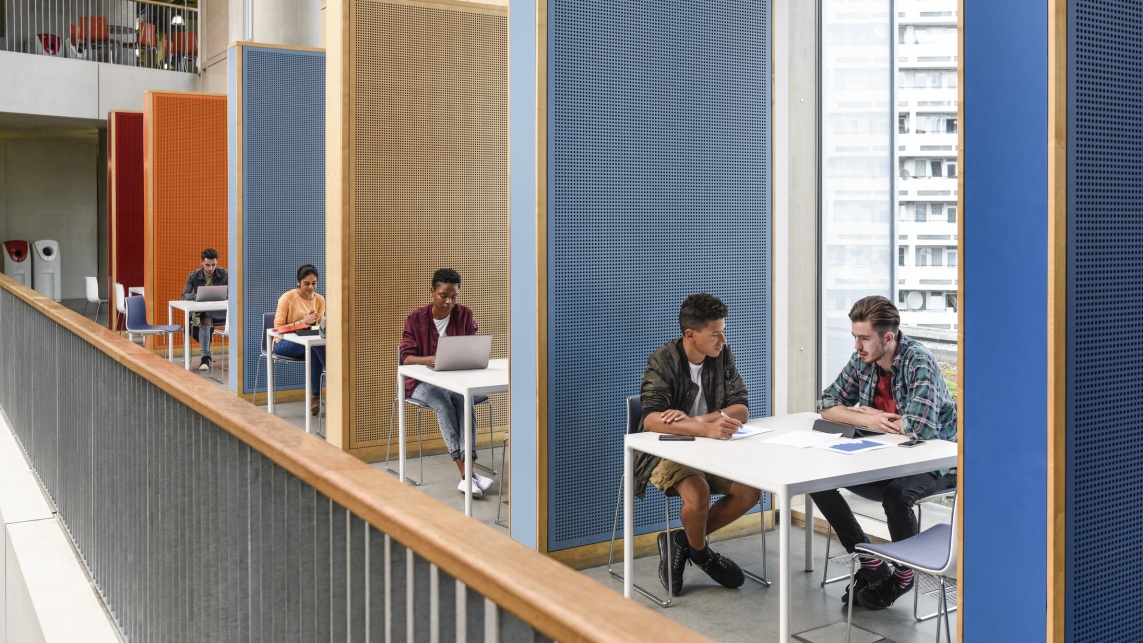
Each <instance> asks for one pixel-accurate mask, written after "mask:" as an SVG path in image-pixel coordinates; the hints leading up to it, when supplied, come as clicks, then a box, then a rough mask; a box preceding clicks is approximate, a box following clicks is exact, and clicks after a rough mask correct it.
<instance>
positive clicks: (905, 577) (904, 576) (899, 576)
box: [893, 567, 913, 587]
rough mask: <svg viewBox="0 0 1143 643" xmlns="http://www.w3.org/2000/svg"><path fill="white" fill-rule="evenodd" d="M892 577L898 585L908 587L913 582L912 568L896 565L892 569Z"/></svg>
mask: <svg viewBox="0 0 1143 643" xmlns="http://www.w3.org/2000/svg"><path fill="white" fill-rule="evenodd" d="M893 578H894V579H896V581H897V585H898V586H900V587H908V586H909V584H910V583H912V582H913V570H911V569H906V568H904V567H898V568H897V569H894V570H893Z"/></svg>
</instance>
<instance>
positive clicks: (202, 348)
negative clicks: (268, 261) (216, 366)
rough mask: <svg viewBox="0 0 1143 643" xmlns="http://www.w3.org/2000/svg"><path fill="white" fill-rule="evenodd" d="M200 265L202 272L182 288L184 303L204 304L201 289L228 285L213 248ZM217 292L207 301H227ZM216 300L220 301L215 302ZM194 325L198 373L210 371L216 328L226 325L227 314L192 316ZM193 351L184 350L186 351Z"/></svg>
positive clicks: (202, 256) (194, 273)
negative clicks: (212, 340)
mask: <svg viewBox="0 0 1143 643" xmlns="http://www.w3.org/2000/svg"><path fill="white" fill-rule="evenodd" d="M199 261H200V262H201V264H202V267H201V268H198V269H197V270H192V271H191V273H190V274H189V275H187V283H186V285H185V286H183V299H184V300H185V301H202V300H200V299H199V289H201V288H203V287H204V286H227V285H229V281H228V278H229V275H227V273H226V269H225V268H219V267H218V251H217V250H215V249H214V248H207V249H206V250H203V251H202V254H200V255H199ZM218 292H219V291H218V289H212V290H208V291H207V292H206V293H204V294H206V295H207V296H208V297H209V298H208V299H206V301H225V300H226V291H225V290H222V291H221V293H222V296H221V297H218V295H217V293H218ZM215 297H217V299H215ZM191 323H192V324H194V326H195V327H196V328H197V332H192V333H191V337H194V338H195V339H197V340H198V350H199V353H200V354H201V356H202V359H201V361H200V362H199V364H198V370H200V371H206V370H209V369H210V341H211V338H212V335H213V334H214V325H215V324H219V325H223V324H225V323H226V311H223V310H219V311H210V312H201V313H193V314H192V316H191ZM192 330H193V329H192ZM189 348H190V347H189V346H187V347H184V350H187V349H189Z"/></svg>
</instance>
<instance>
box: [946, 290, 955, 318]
mask: <svg viewBox="0 0 1143 643" xmlns="http://www.w3.org/2000/svg"><path fill="white" fill-rule="evenodd" d="M956 305H957V296H956V293H955V292H947V293H945V307H946V308H948V309H949V310H951V311H953V312H954V313H955V312H957V308H956Z"/></svg>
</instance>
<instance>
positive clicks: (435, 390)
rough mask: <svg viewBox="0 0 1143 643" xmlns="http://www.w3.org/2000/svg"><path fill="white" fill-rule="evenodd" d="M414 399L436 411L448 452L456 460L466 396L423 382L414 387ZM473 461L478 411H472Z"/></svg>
mask: <svg viewBox="0 0 1143 643" xmlns="http://www.w3.org/2000/svg"><path fill="white" fill-rule="evenodd" d="M411 398H412V399H414V400H416V401H418V402H422V403H424V404H425V405H426V406H428V407H429V408H430V409H432V410H433V413H436V416H437V424H439V425H440V427H441V437H443V438H444V441H445V446H447V447H448V452H449V454H450V455H452V459H453V460H455V459H457V458H459V457H460V454H461V444H460V432H461V431H462V430H464V396H463V395H461V394H459V393H453V392H452V391H446V390H444V389H443V388H440V387H439V386H433V385H432V384H426V383H425V382H421V383H420V384H418V385H417V388H415V389H413V395H412V396H411ZM472 461H473V462H475V461H476V411H475V410H474V411H473V412H472Z"/></svg>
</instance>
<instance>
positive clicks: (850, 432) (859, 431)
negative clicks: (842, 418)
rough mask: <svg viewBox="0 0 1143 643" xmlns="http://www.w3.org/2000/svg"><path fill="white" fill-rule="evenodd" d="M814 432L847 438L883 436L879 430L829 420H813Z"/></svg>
mask: <svg viewBox="0 0 1143 643" xmlns="http://www.w3.org/2000/svg"><path fill="white" fill-rule="evenodd" d="M814 430H815V431H822V432H823V433H840V434H841V437H843V438H849V439H850V440H852V439H854V438H865V437H869V436H871V435H885V432H884V431H882V430H881V429H877V428H873V427H868V426H850V425H848V424H842V423H840V422H831V421H829V420H814Z"/></svg>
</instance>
